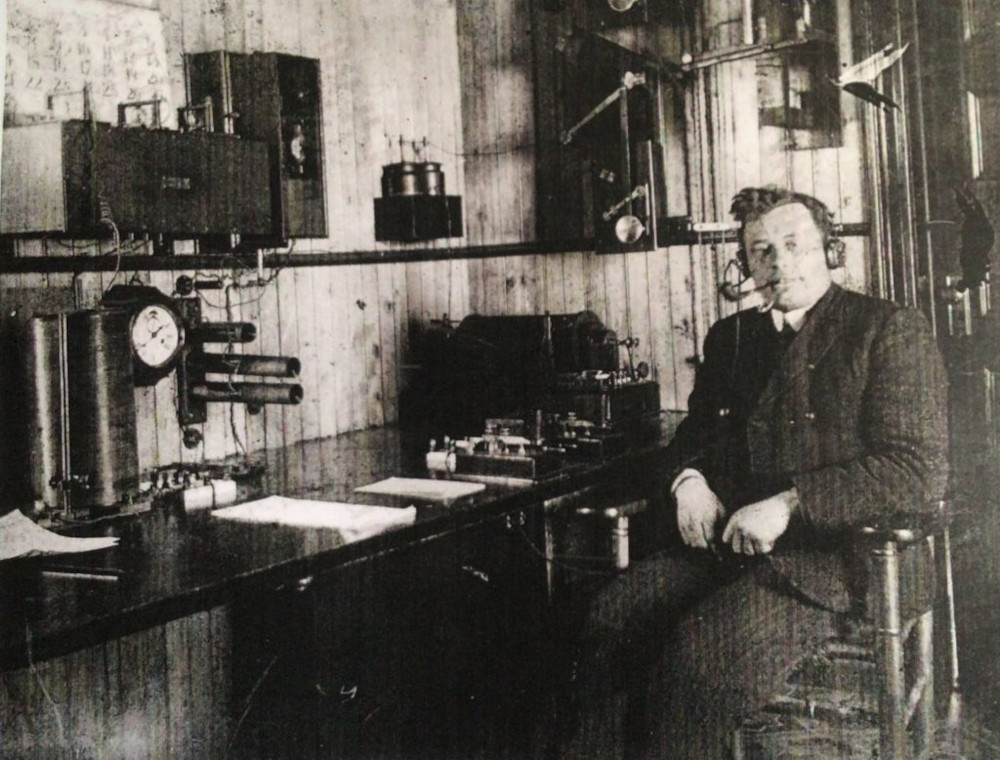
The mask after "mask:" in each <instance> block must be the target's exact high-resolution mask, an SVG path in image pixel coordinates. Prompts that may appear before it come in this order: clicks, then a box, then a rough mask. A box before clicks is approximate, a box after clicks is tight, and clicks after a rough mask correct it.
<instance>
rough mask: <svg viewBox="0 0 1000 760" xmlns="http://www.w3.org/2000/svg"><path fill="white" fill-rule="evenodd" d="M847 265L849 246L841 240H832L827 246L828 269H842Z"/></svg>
mask: <svg viewBox="0 0 1000 760" xmlns="http://www.w3.org/2000/svg"><path fill="white" fill-rule="evenodd" d="M846 263H847V246H846V245H844V241H843V240H841V239H840V238H830V242H828V243H827V244H826V268H827V269H840V268H841V267H842V266H844V264H846Z"/></svg>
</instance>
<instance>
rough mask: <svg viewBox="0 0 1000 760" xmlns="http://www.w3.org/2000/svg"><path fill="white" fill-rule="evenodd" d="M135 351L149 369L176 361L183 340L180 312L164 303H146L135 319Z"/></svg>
mask: <svg viewBox="0 0 1000 760" xmlns="http://www.w3.org/2000/svg"><path fill="white" fill-rule="evenodd" d="M131 339H132V352H133V353H134V354H135V357H136V359H138V360H139V362H140V363H142V364H143V365H145V366H147V367H149V368H150V369H162V368H164V367H166V366H167V365H168V364H170V362H172V361H173V360H174V358H175V357H176V356H177V354H178V352H180V349H181V346H182V345H183V343H184V328H183V326H182V325H181V323H180V320H179V319H178V317H177V315H176V314H175V313H174V312H173V311H172V310H171V309H169V308H167V307H166V306H163V305H161V304H147V305H146V306H143V307H142V308H141V309H139V311H137V312H136V314H135V316H134V317H133V318H132V330H131Z"/></svg>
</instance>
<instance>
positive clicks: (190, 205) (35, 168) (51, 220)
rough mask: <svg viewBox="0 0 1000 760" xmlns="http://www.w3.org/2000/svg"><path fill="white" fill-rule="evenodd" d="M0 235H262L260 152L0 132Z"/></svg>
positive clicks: (236, 146) (213, 138) (110, 131)
mask: <svg viewBox="0 0 1000 760" xmlns="http://www.w3.org/2000/svg"><path fill="white" fill-rule="evenodd" d="M3 143H4V144H3V167H2V177H3V181H2V183H0V233H2V234H8V235H9V234H14V235H18V234H32V233H52V232H58V233H65V234H67V235H75V236H81V237H82V236H93V235H97V234H102V235H106V234H107V233H108V226H109V225H107V224H106V223H105V222H104V221H102V220H110V221H112V222H114V224H115V226H116V227H117V228H118V230H119V232H122V233H130V232H134V233H149V234H163V235H168V236H172V237H179V236H198V235H208V234H230V233H238V234H241V235H250V234H259V233H264V232H267V231H268V230H270V228H271V194H270V189H269V187H268V182H267V171H268V158H267V147H266V146H265V145H264V144H263V143H261V142H254V141H251V140H240V139H237V138H235V137H230V136H226V135H213V134H207V133H189V134H184V133H180V132H173V131H168V130H147V129H128V128H123V127H112V126H111V125H109V124H104V123H98V124H96V125H93V126H92V125H91V124H90V122H86V121H63V122H53V123H48V124H34V125H31V126H25V127H8V128H7V129H5V130H4V133H3Z"/></svg>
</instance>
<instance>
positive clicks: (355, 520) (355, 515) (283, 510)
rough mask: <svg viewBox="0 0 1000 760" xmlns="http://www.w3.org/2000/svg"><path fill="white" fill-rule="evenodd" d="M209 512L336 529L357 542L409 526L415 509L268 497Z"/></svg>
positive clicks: (214, 514) (307, 526)
mask: <svg viewBox="0 0 1000 760" xmlns="http://www.w3.org/2000/svg"><path fill="white" fill-rule="evenodd" d="M212 515H213V516H214V517H220V518H222V519H224V520H241V521H243V522H255V523H270V524H275V525H293V526H295V527H299V528H331V529H334V530H337V531H340V532H341V533H342V534H343V536H344V539H345V540H347V541H357V540H359V539H362V538H366V537H368V536H373V535H375V534H376V533H381V532H383V531H385V530H388V529H389V528H392V527H394V526H397V525H409V524H410V523H412V522H413V521H414V520H415V519H416V516H417V509H416V507H408V508H406V509H394V508H392V507H369V506H365V505H363V504H343V503H340V502H334V501H307V500H303V499H290V498H288V497H286V496H268V497H267V498H265V499H260V500H258V501H251V502H247V503H246V504H240V505H238V506H235V507H226V508H225V509H217V510H215V511H214V512H212Z"/></svg>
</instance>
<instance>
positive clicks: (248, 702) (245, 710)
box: [226, 654, 281, 755]
mask: <svg viewBox="0 0 1000 760" xmlns="http://www.w3.org/2000/svg"><path fill="white" fill-rule="evenodd" d="M280 657H281V655H280V654H276V655H274V657H272V658H271V661H270V662H269V663H267V666H266V667H265V668H264V670H263V671H262V672H261V674H260V677H259V678H258V679H257V682H256V683H255V684H254V685H253V688H252V689H250V693H249V694H247V698H246V701H245V702H244V703H243V712H242V713H240V718H239V720H237V721H236V726H235V727H234V728H233V734H232V736H230V737H229V743H228V744H227V745H226V754H227V755H228V754H229V753H230V751H231V750H232V748H233V744H234V743H235V742H236V737H237V736H238V735H239V733H240V728H242V727H243V721H245V720H246V719H247V715H249V714H250V708H251V707H253V700H254V697H255V696H256V695H257V690H258V689H260V687H261V684H263V683H264V680H265V679H266V678H267V674H268V673H270V672H271V668H273V667H274V664H275V663H276V662H277V661H278V659H279V658H280Z"/></svg>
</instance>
